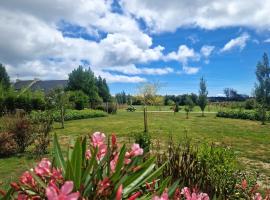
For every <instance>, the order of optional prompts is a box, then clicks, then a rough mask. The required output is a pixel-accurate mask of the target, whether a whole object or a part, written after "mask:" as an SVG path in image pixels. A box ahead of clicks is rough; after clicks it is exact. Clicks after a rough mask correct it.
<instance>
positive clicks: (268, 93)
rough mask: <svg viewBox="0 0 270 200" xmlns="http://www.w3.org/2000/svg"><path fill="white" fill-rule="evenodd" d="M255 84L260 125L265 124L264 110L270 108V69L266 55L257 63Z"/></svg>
mask: <svg viewBox="0 0 270 200" xmlns="http://www.w3.org/2000/svg"><path fill="white" fill-rule="evenodd" d="M256 77H257V81H258V82H257V83H256V84H255V96H256V100H257V102H258V104H259V109H258V111H259V115H260V117H261V121H262V124H265V120H266V109H267V107H269V106H270V67H269V60H268V56H267V54H266V53H264V54H263V58H262V61H261V62H258V64H257V69H256Z"/></svg>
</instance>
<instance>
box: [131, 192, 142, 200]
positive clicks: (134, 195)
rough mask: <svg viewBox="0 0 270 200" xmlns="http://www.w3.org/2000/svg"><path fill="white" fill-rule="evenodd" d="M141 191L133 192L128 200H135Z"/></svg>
mask: <svg viewBox="0 0 270 200" xmlns="http://www.w3.org/2000/svg"><path fill="white" fill-rule="evenodd" d="M141 194H142V193H141V192H140V191H139V192H135V193H134V194H133V195H131V196H130V197H129V198H128V200H136V199H137V198H138V197H139V196H141Z"/></svg>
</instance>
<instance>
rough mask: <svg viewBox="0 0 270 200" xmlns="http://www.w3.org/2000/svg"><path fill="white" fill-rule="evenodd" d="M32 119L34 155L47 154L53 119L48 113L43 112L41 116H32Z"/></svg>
mask: <svg viewBox="0 0 270 200" xmlns="http://www.w3.org/2000/svg"><path fill="white" fill-rule="evenodd" d="M34 117H35V118H32V122H33V123H34V131H35V141H34V146H35V148H34V153H35V155H37V156H41V155H43V154H45V153H48V146H49V144H50V131H51V130H52V128H53V127H52V125H53V117H52V114H51V113H50V111H45V112H44V113H43V114H42V113H41V112H40V113H39V115H38V114H36V115H34Z"/></svg>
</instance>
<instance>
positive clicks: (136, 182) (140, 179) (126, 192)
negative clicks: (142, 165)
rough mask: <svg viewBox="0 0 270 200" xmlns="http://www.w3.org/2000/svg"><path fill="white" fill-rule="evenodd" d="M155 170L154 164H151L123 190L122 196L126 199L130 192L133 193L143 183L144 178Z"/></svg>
mask: <svg viewBox="0 0 270 200" xmlns="http://www.w3.org/2000/svg"><path fill="white" fill-rule="evenodd" d="M154 168H155V164H151V165H150V166H149V167H148V168H147V169H146V170H145V171H144V172H143V173H142V174H141V175H140V176H139V177H138V178H137V179H135V180H134V181H133V182H132V183H130V184H129V185H128V186H127V187H126V188H125V189H124V190H123V196H124V197H127V196H128V195H129V194H130V193H131V192H133V191H134V190H135V189H136V188H138V187H139V186H140V185H142V184H144V183H145V181H144V180H145V178H146V177H147V176H149V174H150V173H151V171H152V170H153V169H154Z"/></svg>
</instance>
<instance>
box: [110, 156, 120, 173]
mask: <svg viewBox="0 0 270 200" xmlns="http://www.w3.org/2000/svg"><path fill="white" fill-rule="evenodd" d="M118 157H119V154H118V153H117V154H115V156H114V157H113V159H112V160H111V162H110V168H111V170H112V172H115V168H116V164H117V161H118Z"/></svg>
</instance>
